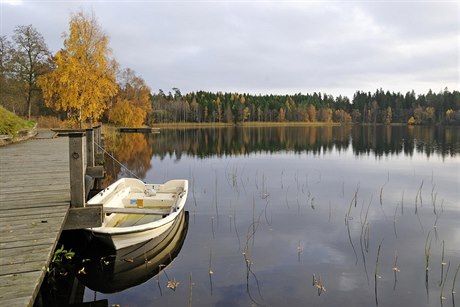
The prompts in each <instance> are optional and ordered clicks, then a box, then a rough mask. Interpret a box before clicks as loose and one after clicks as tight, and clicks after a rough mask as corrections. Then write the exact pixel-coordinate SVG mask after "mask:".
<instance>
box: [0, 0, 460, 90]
mask: <svg viewBox="0 0 460 307" xmlns="http://www.w3.org/2000/svg"><path fill="white" fill-rule="evenodd" d="M0 1H1V7H0V32H1V35H6V36H8V37H11V35H12V33H13V29H14V28H15V27H16V26H17V25H28V24H32V25H33V26H34V27H35V28H36V29H37V30H38V31H39V32H40V33H41V34H42V35H43V36H44V38H45V41H46V43H47V44H48V47H49V48H50V50H51V51H52V52H53V53H55V52H56V51H58V50H59V49H60V48H62V46H63V39H62V33H63V32H68V22H69V17H70V15H71V13H72V12H77V11H78V10H84V11H87V12H91V11H93V12H94V13H95V15H96V17H97V19H98V22H99V24H100V25H101V27H102V28H103V29H104V31H105V32H106V33H107V34H108V35H109V37H110V46H111V48H112V50H113V55H114V56H115V58H116V60H117V61H118V62H119V63H120V66H121V68H127V67H129V68H131V69H133V70H135V71H136V73H137V74H138V75H140V76H142V77H143V78H144V80H145V81H146V83H147V84H148V85H149V86H150V87H151V88H152V91H154V92H158V89H163V90H164V91H165V92H168V91H171V88H173V87H177V88H179V89H180V90H181V91H182V93H187V92H191V91H197V90H206V91H223V92H248V93H252V94H259V93H260V94H266V93H273V94H293V93H299V92H302V93H312V92H315V91H316V92H326V93H328V94H332V95H334V96H337V95H339V94H342V95H345V96H348V97H349V98H352V96H353V94H354V93H355V92H356V91H357V90H364V91H372V92H374V91H375V90H376V89H377V88H383V89H384V90H390V91H395V92H397V91H400V92H402V93H405V92H407V91H410V90H412V89H414V90H415V91H416V93H418V94H421V93H426V92H427V91H428V89H432V90H433V91H435V92H439V91H441V90H442V89H444V88H445V87H446V86H447V87H448V88H449V90H451V91H452V90H459V80H460V79H459V78H460V77H459V72H460V68H459V61H460V51H459V50H460V43H459V41H460V26H459V24H460V11H459V10H460V8H459V2H458V1H438V0H433V1H416V0H413V1H395V0H386V1H371V0H364V1H346V0H345V1H238V0H236V1H218V0H216V1H193V0H189V1H153V0H143V1H142V0H141V1H103V0H100V1H69V0H63V1H60V0H55V1H31V0H29V1H16V0H15V1H6V0H0Z"/></svg>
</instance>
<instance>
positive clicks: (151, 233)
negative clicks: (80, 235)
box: [86, 178, 188, 250]
mask: <svg viewBox="0 0 460 307" xmlns="http://www.w3.org/2000/svg"><path fill="white" fill-rule="evenodd" d="M187 194H188V181H187V180H170V181H168V182H165V183H164V184H145V183H143V182H142V181H140V180H138V179H133V178H123V179H120V180H118V181H116V182H115V183H113V184H111V185H110V186H108V187H107V188H106V189H104V190H103V191H101V192H99V193H98V194H97V195H95V196H94V197H93V198H91V199H90V200H89V201H88V202H87V204H88V206H91V205H99V204H102V206H103V212H104V220H103V223H102V226H101V227H94V228H87V229H86V230H87V231H90V232H91V233H92V235H93V236H94V237H95V238H97V239H98V240H100V241H102V242H103V243H104V244H106V245H108V246H110V247H112V248H114V249H116V250H118V249H122V248H125V247H128V246H132V245H135V244H138V243H141V242H145V241H147V240H152V239H154V238H156V237H160V236H161V234H162V233H164V232H167V231H168V230H169V229H170V228H171V227H173V225H174V224H175V223H176V222H177V221H176V220H177V217H178V216H179V214H181V213H182V212H183V211H184V206H185V202H186V200H187Z"/></svg>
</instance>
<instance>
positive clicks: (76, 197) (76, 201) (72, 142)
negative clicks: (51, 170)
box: [69, 132, 86, 208]
mask: <svg viewBox="0 0 460 307" xmlns="http://www.w3.org/2000/svg"><path fill="white" fill-rule="evenodd" d="M85 145H86V136H85V133H84V132H73V133H69V166H70V206H71V207H72V208H79V207H84V206H85V197H86V193H85V174H86V157H85V156H86V148H85Z"/></svg>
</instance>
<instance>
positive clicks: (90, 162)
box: [86, 129, 95, 167]
mask: <svg viewBox="0 0 460 307" xmlns="http://www.w3.org/2000/svg"><path fill="white" fill-rule="evenodd" d="M86 165H87V166H88V167H93V166H94V165H95V163H94V130H93V129H86Z"/></svg>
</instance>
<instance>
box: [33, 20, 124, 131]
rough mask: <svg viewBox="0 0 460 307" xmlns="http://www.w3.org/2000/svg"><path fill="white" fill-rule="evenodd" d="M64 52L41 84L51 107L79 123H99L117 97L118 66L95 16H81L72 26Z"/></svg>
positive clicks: (56, 56) (56, 58)
mask: <svg viewBox="0 0 460 307" xmlns="http://www.w3.org/2000/svg"><path fill="white" fill-rule="evenodd" d="M69 28H70V32H69V34H65V35H64V38H65V40H64V48H63V49H61V50H60V51H58V52H57V53H56V55H55V56H54V64H55V69H54V70H53V71H51V72H50V73H48V74H46V75H44V76H42V77H41V78H39V80H38V84H39V86H40V87H41V88H42V90H43V97H44V99H45V102H46V104H47V105H48V106H50V107H52V108H53V109H55V110H57V111H59V110H63V111H67V113H68V114H71V115H74V116H75V117H77V119H78V120H79V121H80V123H81V122H82V121H85V120H87V119H92V120H97V119H98V118H99V117H100V116H101V115H102V113H103V112H104V110H105V109H106V108H107V107H108V102H109V99H110V97H112V96H114V95H115V94H116V93H117V90H118V87H117V84H116V80H115V74H116V69H117V64H116V62H115V60H113V59H111V58H110V57H109V56H110V53H111V50H110V48H109V47H108V43H109V40H108V37H107V35H105V34H104V32H103V31H102V30H101V28H100V26H99V25H98V24H97V21H96V19H95V17H94V16H91V17H88V16H86V15H85V14H84V13H82V12H80V13H77V14H75V15H73V16H72V17H71V19H70V22H69Z"/></svg>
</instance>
